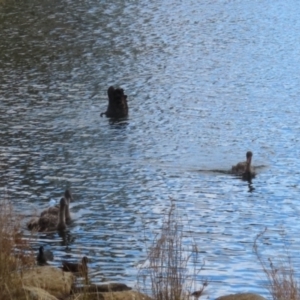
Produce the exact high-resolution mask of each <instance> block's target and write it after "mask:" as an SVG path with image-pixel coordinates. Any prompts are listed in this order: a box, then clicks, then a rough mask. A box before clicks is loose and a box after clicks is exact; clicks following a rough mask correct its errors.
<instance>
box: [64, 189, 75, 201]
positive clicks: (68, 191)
mask: <svg viewBox="0 0 300 300" xmlns="http://www.w3.org/2000/svg"><path fill="white" fill-rule="evenodd" d="M64 197H65V198H66V200H67V201H68V204H69V203H70V201H71V200H73V197H72V193H71V191H70V190H69V189H66V191H65V194H64Z"/></svg>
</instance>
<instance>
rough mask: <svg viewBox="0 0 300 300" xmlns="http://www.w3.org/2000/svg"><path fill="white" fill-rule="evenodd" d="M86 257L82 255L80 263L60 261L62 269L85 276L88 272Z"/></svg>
mask: <svg viewBox="0 0 300 300" xmlns="http://www.w3.org/2000/svg"><path fill="white" fill-rule="evenodd" d="M87 263H88V258H87V257H86V256H84V257H83V258H82V260H81V263H71V262H67V261H62V269H63V271H65V272H72V273H78V274H79V275H82V276H85V277H87V273H88V266H87Z"/></svg>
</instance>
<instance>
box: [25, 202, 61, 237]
mask: <svg viewBox="0 0 300 300" xmlns="http://www.w3.org/2000/svg"><path fill="white" fill-rule="evenodd" d="M66 206H67V201H66V199H65V198H61V199H60V203H59V211H58V213H57V214H56V215H55V214H45V215H43V216H41V217H39V218H34V219H32V220H30V221H29V222H28V223H27V228H28V229H29V230H36V231H39V232H48V231H55V230H64V229H66V217H65V209H66Z"/></svg>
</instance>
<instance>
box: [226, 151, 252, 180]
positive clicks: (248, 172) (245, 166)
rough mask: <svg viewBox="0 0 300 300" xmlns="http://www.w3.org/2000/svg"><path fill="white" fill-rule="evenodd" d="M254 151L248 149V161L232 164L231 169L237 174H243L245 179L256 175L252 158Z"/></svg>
mask: <svg viewBox="0 0 300 300" xmlns="http://www.w3.org/2000/svg"><path fill="white" fill-rule="evenodd" d="M252 156H253V154H252V152H251V151H248V152H247V153H246V161H244V162H239V163H238V164H236V165H235V166H232V168H231V171H232V173H233V174H235V175H241V176H242V177H243V179H244V180H249V179H251V178H253V177H255V172H254V170H253V168H252V167H251V160H252Z"/></svg>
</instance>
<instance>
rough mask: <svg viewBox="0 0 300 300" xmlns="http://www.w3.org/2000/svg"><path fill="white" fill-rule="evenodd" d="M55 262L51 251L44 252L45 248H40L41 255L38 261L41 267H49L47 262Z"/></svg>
mask: <svg viewBox="0 0 300 300" xmlns="http://www.w3.org/2000/svg"><path fill="white" fill-rule="evenodd" d="M48 260H53V253H52V252H51V251H50V250H46V251H45V250H44V247H43V246H41V247H40V248H39V253H38V255H37V257H36V261H37V263H38V265H39V266H45V265H48V263H47V261H48Z"/></svg>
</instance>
